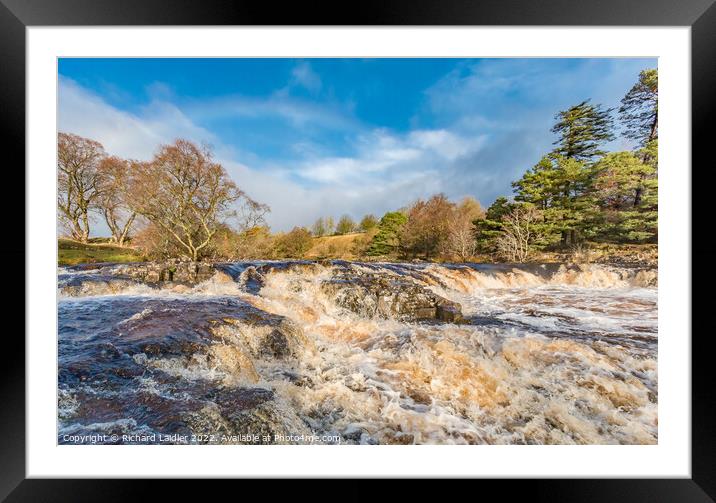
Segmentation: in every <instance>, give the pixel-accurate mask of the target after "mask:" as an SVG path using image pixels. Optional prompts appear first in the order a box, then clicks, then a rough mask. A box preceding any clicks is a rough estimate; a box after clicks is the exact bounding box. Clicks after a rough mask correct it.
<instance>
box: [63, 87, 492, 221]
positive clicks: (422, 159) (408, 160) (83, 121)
mask: <svg viewBox="0 0 716 503" xmlns="http://www.w3.org/2000/svg"><path fill="white" fill-rule="evenodd" d="M253 105H254V108H253V109H252V112H253V113H257V114H258V113H261V110H263V109H264V107H268V106H269V105H268V102H265V103H264V105H257V103H256V102H254V103H253ZM209 106H217V105H216V102H213V103H212V104H210V105H209ZM312 106H313V109H312V110H313V112H310V111H309V110H311V108H306V109H305V110H304V113H305V114H306V117H307V119H306V120H313V119H314V118H313V117H312V114H316V113H318V112H317V111H316V110H317V108H316V106H315V105H312ZM274 110H276V109H275V108H274ZM244 113H246V111H245V110H244ZM324 120H325V119H324ZM59 127H60V130H61V131H66V132H72V133H76V134H79V135H82V136H86V137H89V138H93V139H96V140H98V141H99V142H101V143H102V144H103V145H104V146H105V148H106V149H107V151H108V152H109V153H110V154H114V155H120V156H123V157H127V158H134V159H148V158H150V157H151V156H152V154H153V153H154V151H155V149H156V148H157V146H158V145H159V144H161V143H167V142H171V141H173V140H174V139H176V138H178V137H183V138H188V139H191V140H193V141H196V142H207V143H211V144H212V145H213V147H214V152H215V154H216V158H217V160H218V161H219V162H221V163H222V164H223V165H224V166H225V167H226V169H227V171H228V172H229V174H230V176H231V177H232V178H233V179H234V181H235V182H236V183H237V184H238V185H239V186H240V187H242V188H243V189H244V190H245V191H246V192H247V194H249V195H250V196H251V197H253V198H254V199H256V200H258V201H260V202H263V203H266V204H268V205H269V206H270V207H271V210H272V211H271V213H270V214H269V216H268V221H269V224H270V225H271V226H272V228H273V229H274V230H288V229H290V228H292V227H293V226H296V225H305V226H310V225H311V223H312V222H313V221H314V220H315V219H316V218H318V217H319V216H326V215H333V216H334V217H338V216H339V215H341V214H343V213H348V214H351V215H352V216H353V217H354V218H360V217H361V216H362V215H364V214H366V213H373V214H375V215H377V216H380V215H382V214H383V213H384V212H386V211H389V210H394V209H397V208H399V207H402V206H405V205H407V204H409V203H410V202H411V201H413V200H415V199H416V198H418V197H427V196H429V195H431V194H433V193H436V192H440V191H445V192H447V193H451V192H454V191H455V190H462V188H460V185H461V182H460V181H459V180H455V179H454V178H452V177H451V176H450V173H451V170H454V169H455V162H457V161H459V160H460V159H462V158H463V157H464V156H466V155H470V154H471V153H474V152H478V151H479V150H480V149H481V148H483V143H484V137H482V136H474V137H468V136H461V135H458V134H456V133H453V132H450V131H447V130H444V129H441V130H419V131H413V132H409V133H406V134H395V133H392V132H390V131H388V130H385V129H374V130H371V131H367V132H366V131H364V132H362V133H360V132H358V133H356V134H355V136H354V140H353V142H352V144H353V147H354V154H353V155H350V156H333V155H327V154H326V153H325V150H323V149H310V148H308V149H303V150H302V155H301V154H298V159H297V160H296V161H292V162H289V163H285V162H284V163H277V164H273V165H269V166H263V167H261V168H260V169H258V168H257V166H256V165H253V166H252V164H254V163H253V162H252V161H250V159H252V158H253V156H251V155H246V153H244V152H240V151H238V150H237V149H236V148H235V147H234V146H232V145H228V144H226V143H224V142H222V141H221V140H220V139H219V138H218V137H216V135H214V134H213V133H212V132H211V131H209V130H207V129H205V128H202V127H200V126H198V125H197V124H196V123H195V122H194V121H193V120H192V119H191V118H190V114H188V113H185V112H184V111H183V109H182V108H180V107H179V106H177V105H175V104H174V103H172V102H169V101H164V100H161V99H160V98H158V97H155V98H154V100H153V101H151V102H150V104H149V105H147V106H145V107H142V108H140V109H138V110H137V111H134V112H132V113H130V112H127V111H123V110H119V109H117V108H115V107H113V106H112V105H110V104H109V103H107V102H106V101H104V100H103V99H102V98H101V97H100V96H98V95H96V94H95V93H93V92H91V91H88V90H87V89H85V88H83V87H82V86H80V85H78V84H77V83H76V82H73V81H71V80H69V79H65V78H63V79H61V80H60V99H59ZM298 150H299V151H301V149H298ZM247 159H248V160H247ZM461 194H462V193H461ZM94 234H95V235H106V234H108V231H107V229H106V228H105V227H104V225H103V224H102V223H101V222H99V221H97V224H96V225H95V232H94Z"/></svg>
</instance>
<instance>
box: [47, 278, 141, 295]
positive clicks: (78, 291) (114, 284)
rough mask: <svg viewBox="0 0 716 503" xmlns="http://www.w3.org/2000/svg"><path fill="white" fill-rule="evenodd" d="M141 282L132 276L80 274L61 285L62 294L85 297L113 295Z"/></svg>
mask: <svg viewBox="0 0 716 503" xmlns="http://www.w3.org/2000/svg"><path fill="white" fill-rule="evenodd" d="M140 284H141V282H139V281H137V280H134V279H131V278H117V277H113V276H105V275H101V276H89V275H87V276H79V277H76V278H70V279H69V280H66V281H65V282H64V283H63V284H61V285H59V290H60V294H61V295H64V296H68V297H85V296H92V295H112V294H116V293H119V292H121V291H123V290H126V289H127V288H130V287H132V286H136V285H140Z"/></svg>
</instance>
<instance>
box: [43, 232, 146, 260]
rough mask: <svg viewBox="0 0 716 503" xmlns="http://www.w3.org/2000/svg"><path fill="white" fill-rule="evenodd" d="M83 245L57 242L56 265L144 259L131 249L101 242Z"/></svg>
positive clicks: (95, 241) (68, 241) (96, 241)
mask: <svg viewBox="0 0 716 503" xmlns="http://www.w3.org/2000/svg"><path fill="white" fill-rule="evenodd" d="M93 241H94V242H91V243H87V244H83V243H80V242H79V241H73V240H71V239H64V238H60V239H58V240H57V264H58V265H62V266H65V265H76V264H84V263H91V262H138V261H144V260H145V258H144V257H143V256H142V255H141V253H139V252H137V251H136V250H133V249H132V248H128V247H122V246H116V245H112V244H109V243H107V242H105V241H102V240H96V239H95V240H93Z"/></svg>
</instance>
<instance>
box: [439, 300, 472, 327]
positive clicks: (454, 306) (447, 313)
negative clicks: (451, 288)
mask: <svg viewBox="0 0 716 503" xmlns="http://www.w3.org/2000/svg"><path fill="white" fill-rule="evenodd" d="M435 317H436V318H437V319H439V320H440V321H446V322H448V323H465V318H464V317H463V316H462V306H460V304H458V303H457V302H452V301H449V300H441V301H438V305H437V309H436V316H435Z"/></svg>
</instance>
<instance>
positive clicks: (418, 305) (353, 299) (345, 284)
mask: <svg viewBox="0 0 716 503" xmlns="http://www.w3.org/2000/svg"><path fill="white" fill-rule="evenodd" d="M321 288H322V289H323V291H324V293H326V294H327V295H330V296H331V297H332V298H333V300H334V302H335V303H336V304H338V305H339V306H341V307H343V308H345V309H348V310H349V311H352V312H354V313H356V314H359V315H361V316H365V317H368V318H384V319H388V318H390V319H397V320H400V321H420V320H439V321H446V322H450V323H461V322H463V321H464V319H463V317H462V309H461V306H460V305H459V304H457V303H455V302H451V301H449V300H447V299H444V298H442V297H440V296H439V295H436V294H435V293H433V292H432V291H430V290H429V289H427V288H425V287H423V286H421V285H419V284H418V283H416V282H414V281H413V280H412V279H411V278H408V277H399V276H386V275H385V273H365V272H356V271H354V270H350V269H349V270H346V271H342V272H340V273H338V274H337V275H336V276H334V278H333V279H331V280H330V281H326V282H324V283H323V284H322V285H321Z"/></svg>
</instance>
